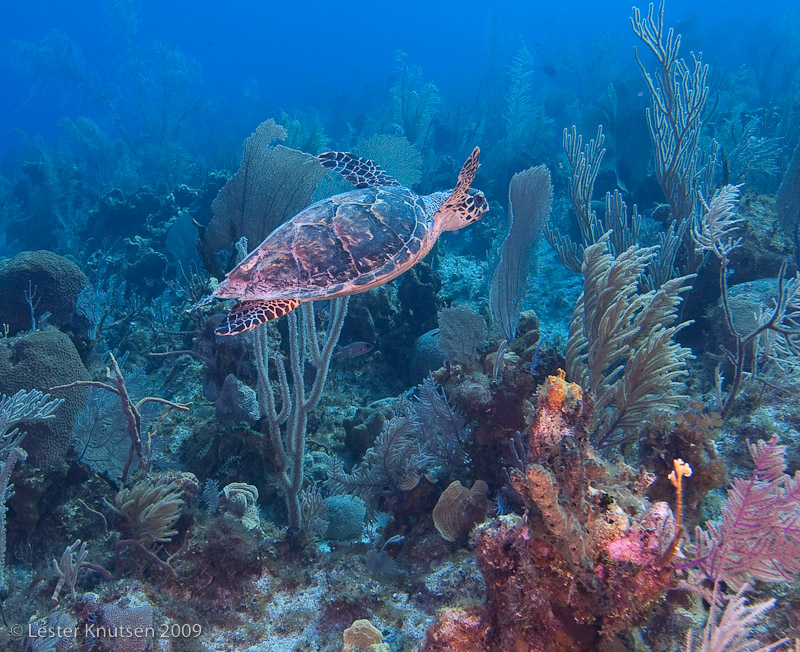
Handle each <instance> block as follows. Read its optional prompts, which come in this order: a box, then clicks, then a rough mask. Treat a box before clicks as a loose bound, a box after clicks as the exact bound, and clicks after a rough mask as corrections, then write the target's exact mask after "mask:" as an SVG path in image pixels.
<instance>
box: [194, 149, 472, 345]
mask: <svg viewBox="0 0 800 652" xmlns="http://www.w3.org/2000/svg"><path fill="white" fill-rule="evenodd" d="M479 154H480V151H479V149H478V148H477V147H476V148H475V149H474V150H473V152H472V154H470V156H469V158H468V159H467V161H466V163H464V166H463V167H462V168H461V172H460V173H459V175H458V183H457V184H456V187H455V189H454V190H452V191H451V192H435V193H433V194H431V195H426V196H424V197H420V196H419V195H417V194H416V193H415V192H414V191H413V190H410V189H409V188H406V187H405V186H403V185H401V184H400V183H399V182H398V181H397V180H395V179H393V178H392V177H391V176H389V175H388V174H387V173H386V172H385V171H384V170H382V169H381V168H380V167H379V166H377V165H376V164H375V163H373V162H372V161H369V160H367V159H361V158H358V157H356V156H354V155H353V154H349V153H346V152H326V153H324V154H320V155H319V156H318V157H317V158H318V160H319V161H320V163H322V165H323V166H324V167H326V168H328V169H330V170H333V171H335V172H338V173H340V174H341V175H342V176H343V177H344V178H345V180H347V181H348V182H349V183H351V184H352V185H353V186H355V188H356V189H355V190H350V191H349V192H345V193H342V194H339V195H334V196H333V197H329V198H328V199H323V200H322V201H318V202H316V203H314V204H311V206H309V207H308V208H305V209H304V210H302V211H300V212H299V213H298V214H297V215H295V216H294V217H293V218H292V219H291V220H289V221H287V222H285V223H284V224H282V225H281V226H279V227H278V228H277V229H275V230H274V231H273V232H272V233H270V234H269V235H268V236H267V237H266V239H265V240H264V242H262V243H261V244H260V245H259V246H258V247H257V248H256V249H254V250H253V251H252V252H251V253H250V254H249V255H248V256H247V257H246V258H245V259H244V260H243V261H242V262H241V263H239V264H238V265H237V266H236V267H235V268H233V270H231V271H230V272H229V273H228V275H227V277H226V278H225V280H224V281H222V283H220V284H219V285H218V286H217V288H216V289H215V290H214V293H213V295H212V297H210V298H211V299H214V298H216V299H237V300H238V301H239V303H237V304H236V306H235V307H234V308H233V310H232V311H231V312H230V313H228V316H227V317H226V318H225V321H224V322H223V323H222V324H221V325H220V326H219V328H217V329H216V331H215V332H216V333H217V334H218V335H234V334H236V333H241V332H243V331H246V330H248V329H250V328H255V327H256V326H258V325H259V324H263V323H264V322H266V321H269V320H270V319H276V318H278V317H281V316H282V315H285V314H286V313H288V312H290V311H292V310H294V309H295V308H297V306H299V305H300V304H301V303H304V302H306V301H318V300H320V299H332V298H334V297H341V296H346V295H350V294H357V293H359V292H366V291H367V290H370V289H372V288H374V287H377V286H379V285H383V284H384V283H387V282H388V281H391V280H392V279H393V278H396V277H397V276H399V275H400V274H402V273H403V272H405V271H406V270H407V269H409V268H410V267H412V266H413V265H415V264H416V263H417V262H418V261H420V260H421V259H422V258H424V257H425V255H426V254H427V253H428V252H429V251H430V250H431V248H432V247H433V245H434V243H435V242H436V239H437V238H438V237H439V234H440V233H441V232H442V231H455V230H457V229H460V228H462V227H464V226H467V225H468V224H471V223H472V222H475V221H476V220H479V219H480V218H481V217H483V215H484V214H485V213H486V211H487V210H488V204H487V202H486V198H485V197H484V196H483V193H481V192H480V191H477V190H470V185H471V184H472V181H473V179H474V178H475V173H476V172H477V171H478V156H479Z"/></svg>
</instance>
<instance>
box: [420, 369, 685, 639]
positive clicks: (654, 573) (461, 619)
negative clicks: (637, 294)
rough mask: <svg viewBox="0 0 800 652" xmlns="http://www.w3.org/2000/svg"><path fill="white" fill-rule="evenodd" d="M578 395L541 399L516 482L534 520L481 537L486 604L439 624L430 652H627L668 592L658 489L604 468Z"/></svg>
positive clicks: (555, 389) (575, 391)
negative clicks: (632, 636) (627, 641)
mask: <svg viewBox="0 0 800 652" xmlns="http://www.w3.org/2000/svg"><path fill="white" fill-rule="evenodd" d="M579 390H580V388H579V387H578V386H577V385H574V384H571V383H567V382H566V380H565V379H564V377H563V374H559V375H558V376H551V377H550V378H549V380H548V381H547V382H546V383H545V384H544V386H543V387H542V388H541V390H540V393H539V397H538V402H537V411H536V417H535V420H534V424H533V427H532V428H531V431H530V433H529V436H528V446H527V452H526V454H525V460H524V461H522V460H521V461H520V465H519V468H515V469H512V470H511V472H510V475H511V481H512V485H513V488H514V490H515V491H516V492H517V494H518V495H519V496H520V498H521V499H522V501H523V503H524V505H525V507H526V513H525V515H524V516H523V517H520V516H517V515H508V516H502V517H500V518H498V519H495V520H494V521H493V522H490V523H485V524H482V525H479V526H478V527H477V528H476V530H475V532H474V533H473V544H474V548H475V553H476V555H477V560H478V567H479V568H480V570H481V573H482V574H483V576H484V579H485V581H486V602H485V604H484V605H483V606H482V607H480V608H473V609H469V608H467V609H464V608H462V609H460V610H459V611H458V612H457V613H455V612H444V613H442V614H440V616H439V619H438V622H437V624H436V625H434V627H433V628H432V629H431V631H430V632H429V634H428V638H427V641H426V643H425V645H424V646H423V648H422V649H423V650H425V652H438V651H444V650H447V651H448V652H461V651H462V650H463V651H464V652H466V651H469V652H480V651H482V650H486V651H487V652H488V651H489V650H524V651H526V652H556V651H561V650H564V651H565V652H566V651H567V650H569V651H571V652H580V651H586V652H589V651H590V650H616V649H622V648H621V647H620V645H622V644H623V640H624V637H625V636H626V634H627V632H628V631H629V630H630V628H632V627H633V626H634V625H635V624H637V623H638V622H640V621H642V620H643V619H644V618H645V617H646V616H647V615H648V614H649V612H650V610H651V609H652V607H653V605H654V603H655V602H656V601H657V600H659V599H660V598H661V597H662V596H663V594H664V591H665V589H666V588H667V587H668V586H669V585H670V583H671V578H672V574H673V566H672V555H673V553H674V546H675V544H676V527H675V523H674V519H673V517H672V512H671V510H670V508H669V506H668V505H667V504H666V503H655V504H650V503H648V501H647V500H646V499H645V498H644V497H643V493H644V491H645V489H646V488H647V486H648V485H649V483H650V481H651V477H649V476H646V475H645V476H640V475H638V474H636V473H634V472H633V471H632V470H631V469H630V468H628V467H626V466H625V465H622V464H619V465H616V466H611V465H609V464H607V463H604V462H602V461H601V460H600V459H599V458H598V457H596V456H595V454H594V451H593V450H592V448H591V446H590V445H589V443H588V439H587V433H588V424H589V423H591V414H590V413H591V405H590V404H589V402H588V399H586V402H584V399H583V397H582V393H581V392H580V391H579ZM578 396H580V397H581V401H580V403H578V402H577V401H576V397H578Z"/></svg>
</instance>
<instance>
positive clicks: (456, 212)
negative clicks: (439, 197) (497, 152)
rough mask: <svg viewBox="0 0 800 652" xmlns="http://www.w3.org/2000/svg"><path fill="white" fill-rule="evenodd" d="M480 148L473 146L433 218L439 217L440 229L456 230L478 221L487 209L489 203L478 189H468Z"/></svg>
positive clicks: (476, 165) (473, 175)
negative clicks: (449, 191) (451, 187)
mask: <svg viewBox="0 0 800 652" xmlns="http://www.w3.org/2000/svg"><path fill="white" fill-rule="evenodd" d="M480 154H481V150H480V149H479V148H477V147H476V148H475V149H473V150H472V154H470V155H469V158H468V159H467V160H466V162H465V163H464V165H463V166H462V168H461V172H459V173H458V183H456V187H455V189H454V190H453V192H451V193H450V196H449V197H448V198H447V199H446V200H445V202H444V204H442V207H441V208H440V209H439V213H438V215H437V217H436V218H434V219H435V220H438V219H441V222H442V227H441V228H442V231H457V230H458V229H462V228H464V227H465V226H467V225H468V224H472V223H473V222H476V221H478V220H479V219H481V218H482V217H483V216H484V215H486V212H487V211H488V210H489V203H488V202H487V201H486V197H484V196H483V193H482V192H481V191H480V190H472V191H470V186H471V185H472V182H473V181H474V180H475V174H476V173H477V172H478V166H479V159H480Z"/></svg>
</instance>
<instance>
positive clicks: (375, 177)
mask: <svg viewBox="0 0 800 652" xmlns="http://www.w3.org/2000/svg"><path fill="white" fill-rule="evenodd" d="M317 159H318V160H319V162H320V163H322V167H324V168H328V169H329V170H333V171H334V172H338V173H339V174H341V175H342V176H343V177H344V180H345V181H347V182H348V183H351V184H353V186H355V187H356V188H372V187H374V186H399V185H401V184H400V182H399V181H398V180H397V179H395V178H394V177H391V176H389V175H388V174H386V172H385V171H384V170H383V169H382V168H381V167H380V166H379V165H378V164H377V163H374V162H373V161H370V160H369V159H367V158H358V157H357V156H354V155H353V154H350V153H349V152H325V153H323V154H320V155H319V156H317Z"/></svg>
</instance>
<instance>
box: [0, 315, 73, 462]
mask: <svg viewBox="0 0 800 652" xmlns="http://www.w3.org/2000/svg"><path fill="white" fill-rule="evenodd" d="M75 380H89V372H88V371H86V367H84V366H83V362H81V358H80V356H79V355H78V352H77V350H76V349H75V346H74V344H73V343H72V341H71V340H70V339H69V337H67V336H66V335H64V333H62V332H61V331H59V330H56V329H55V328H48V329H46V330H43V331H36V332H34V333H28V334H26V335H20V336H19V337H13V338H8V339H2V340H0V392H2V393H3V394H13V393H14V392H16V391H18V390H20V389H38V390H41V391H43V392H47V391H48V390H49V389H50V388H51V387H54V386H56V385H66V384H68V383H71V382H73V381H75ZM87 394H88V391H87V390H86V389H80V388H76V389H70V390H65V391H63V392H60V393H59V394H58V396H59V398H63V399H64V404H63V405H62V406H61V407H59V408H58V410H56V413H55V417H54V418H53V419H48V420H47V421H42V422H39V423H31V424H26V425H25V427H24V430H25V431H26V432H27V433H28V435H27V436H26V437H25V439H24V440H23V442H22V447H23V448H24V449H25V450H27V451H28V454H29V455H30V458H29V461H30V462H31V463H32V464H35V465H37V466H39V467H41V468H47V467H49V466H52V465H54V464H57V463H58V462H60V461H61V460H63V459H64V457H65V455H66V454H67V451H69V447H70V441H71V439H70V431H71V430H72V425H73V424H74V423H75V419H76V417H77V416H78V413H79V412H80V411H81V410H82V409H83V406H84V404H85V403H86V397H87Z"/></svg>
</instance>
